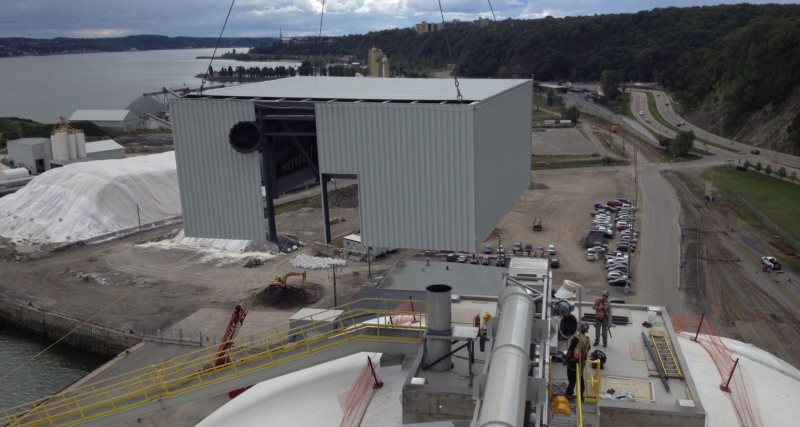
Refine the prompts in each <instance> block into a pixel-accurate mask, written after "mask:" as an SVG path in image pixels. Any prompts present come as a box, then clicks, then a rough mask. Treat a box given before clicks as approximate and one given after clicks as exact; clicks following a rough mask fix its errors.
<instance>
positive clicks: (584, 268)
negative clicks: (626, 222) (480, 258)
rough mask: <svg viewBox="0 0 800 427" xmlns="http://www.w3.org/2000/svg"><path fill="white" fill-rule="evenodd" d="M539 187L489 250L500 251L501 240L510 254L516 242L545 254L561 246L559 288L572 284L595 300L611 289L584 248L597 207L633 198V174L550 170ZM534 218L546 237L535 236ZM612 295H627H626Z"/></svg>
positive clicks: (539, 175)
mask: <svg viewBox="0 0 800 427" xmlns="http://www.w3.org/2000/svg"><path fill="white" fill-rule="evenodd" d="M533 181H534V185H533V189H529V190H528V191H526V192H525V194H524V195H523V196H522V197H521V198H520V200H519V201H518V202H517V203H516V204H515V205H514V208H513V209H512V210H511V212H509V213H508V214H507V215H506V216H505V217H504V218H503V220H502V221H501V222H500V224H499V225H498V227H497V229H496V231H495V233H493V236H492V237H490V238H489V239H488V240H486V244H490V245H492V246H495V247H496V246H497V237H498V236H502V239H503V245H504V247H505V248H506V250H507V251H508V252H510V251H511V247H512V245H513V243H514V242H515V241H516V242H522V244H523V245H525V244H527V243H531V244H533V245H534V246H535V247H543V248H545V249H546V248H547V245H549V244H551V243H552V244H555V245H556V251H557V254H556V255H557V258H558V259H559V261H560V262H561V267H560V268H559V269H556V270H553V280H554V284H555V285H556V286H560V284H561V281H562V280H564V279H570V280H573V281H576V282H578V283H581V284H582V285H584V286H586V287H587V288H590V289H591V290H592V292H591V293H592V294H598V293H600V292H601V289H602V290H606V289H608V288H609V286H608V284H607V283H606V282H605V280H604V278H605V269H604V268H603V266H602V265H601V263H599V262H594V263H593V262H589V261H586V259H585V252H584V249H583V248H582V247H581V246H579V242H580V240H581V238H583V237H585V236H586V233H587V232H588V231H589V229H590V228H591V225H592V221H591V216H589V212H590V211H591V208H592V205H593V204H594V202H595V201H603V202H605V201H606V200H608V199H611V198H616V197H624V196H629V195H630V194H632V193H633V185H634V184H633V180H632V178H631V175H630V173H629V172H626V171H620V170H618V169H615V168H582V169H565V170H550V171H541V172H534V174H533ZM534 217H538V218H541V219H542V226H543V231H541V232H534V231H533V230H532V220H533V218H534ZM612 292H614V293H619V294H621V289H619V290H616V289H612Z"/></svg>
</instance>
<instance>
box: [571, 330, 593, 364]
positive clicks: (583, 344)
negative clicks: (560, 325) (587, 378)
mask: <svg viewBox="0 0 800 427" xmlns="http://www.w3.org/2000/svg"><path fill="white" fill-rule="evenodd" d="M576 338H578V345H576V346H575V350H574V351H573V352H572V358H573V359H574V360H581V359H583V360H586V356H587V355H588V354H589V339H588V338H587V337H586V336H585V335H583V334H578V335H577V336H576ZM581 354H583V357H581Z"/></svg>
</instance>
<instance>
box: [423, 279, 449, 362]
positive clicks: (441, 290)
mask: <svg viewBox="0 0 800 427" xmlns="http://www.w3.org/2000/svg"><path fill="white" fill-rule="evenodd" d="M425 290H427V291H428V320H427V333H426V335H427V338H426V346H427V356H426V360H425V364H428V363H432V362H436V361H437V360H439V359H442V360H440V361H439V362H437V363H436V364H435V365H432V366H429V367H428V369H430V370H432V371H440V372H441V371H447V370H448V369H450V356H448V354H449V353H450V347H451V346H450V340H451V338H452V337H451V332H450V330H451V319H450V292H451V291H452V290H453V288H451V287H450V286H447V285H430V286H428V287H427V288H425Z"/></svg>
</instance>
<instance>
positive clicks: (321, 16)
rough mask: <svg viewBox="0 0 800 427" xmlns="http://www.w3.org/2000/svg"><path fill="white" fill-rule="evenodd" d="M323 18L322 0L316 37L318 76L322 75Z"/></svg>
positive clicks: (323, 4) (323, 1)
mask: <svg viewBox="0 0 800 427" xmlns="http://www.w3.org/2000/svg"><path fill="white" fill-rule="evenodd" d="M324 17H325V0H322V10H321V11H320V13H319V35H318V36H317V46H319V55H317V61H319V67H317V75H318V76H321V75H322V18H324ZM312 70H313V68H312Z"/></svg>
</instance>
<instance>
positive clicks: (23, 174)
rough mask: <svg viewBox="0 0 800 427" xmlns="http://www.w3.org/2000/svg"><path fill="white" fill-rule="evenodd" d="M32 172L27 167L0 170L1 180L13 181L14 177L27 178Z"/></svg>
mask: <svg viewBox="0 0 800 427" xmlns="http://www.w3.org/2000/svg"><path fill="white" fill-rule="evenodd" d="M29 176H30V172H28V169H25V168H14V169H6V170H3V171H0V181H11V180H12V179H21V178H27V177H29Z"/></svg>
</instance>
